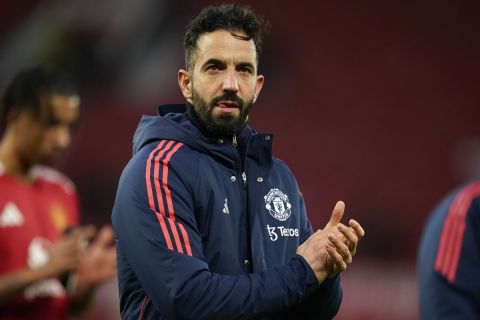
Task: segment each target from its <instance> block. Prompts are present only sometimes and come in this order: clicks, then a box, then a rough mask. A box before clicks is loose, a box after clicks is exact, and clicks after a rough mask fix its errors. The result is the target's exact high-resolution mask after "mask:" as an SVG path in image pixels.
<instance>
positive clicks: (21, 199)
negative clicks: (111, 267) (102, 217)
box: [0, 164, 78, 319]
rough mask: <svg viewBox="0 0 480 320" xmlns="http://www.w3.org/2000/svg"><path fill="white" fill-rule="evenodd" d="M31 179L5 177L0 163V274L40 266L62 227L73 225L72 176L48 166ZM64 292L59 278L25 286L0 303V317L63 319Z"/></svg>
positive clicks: (38, 169)
mask: <svg viewBox="0 0 480 320" xmlns="http://www.w3.org/2000/svg"><path fill="white" fill-rule="evenodd" d="M31 174H32V178H33V182H32V183H30V184H27V183H24V182H22V181H19V180H16V179H14V178H12V177H11V176H9V175H8V174H7V173H6V172H5V171H4V169H3V167H2V166H1V164H0V261H1V262H0V274H1V275H4V274H6V273H8V272H12V271H15V270H18V269H21V268H25V267H29V268H31V269H35V268H39V267H41V266H43V265H44V264H45V263H47V261H48V259H49V248H50V247H51V246H52V244H53V243H55V241H57V239H58V238H59V237H61V235H62V234H63V232H64V231H65V229H66V228H67V227H72V226H76V225H77V224H78V199H77V194H76V191H75V187H74V186H73V184H72V183H71V181H70V180H69V179H68V178H67V177H65V176H63V175H62V174H60V173H59V172H57V171H55V170H54V169H51V168H47V167H36V168H34V169H33V170H32V172H31ZM68 302H69V301H68V295H67V292H66V289H65V288H64V286H63V285H62V283H61V282H60V281H59V280H58V279H47V280H44V281H40V282H38V283H35V284H33V285H31V286H29V287H28V288H26V289H25V290H24V291H23V292H22V293H21V294H19V295H18V296H17V297H15V298H14V299H12V300H11V301H9V302H8V303H7V304H6V305H5V306H3V307H0V319H66V318H68V313H67V310H68Z"/></svg>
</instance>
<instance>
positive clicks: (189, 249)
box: [178, 223, 192, 256]
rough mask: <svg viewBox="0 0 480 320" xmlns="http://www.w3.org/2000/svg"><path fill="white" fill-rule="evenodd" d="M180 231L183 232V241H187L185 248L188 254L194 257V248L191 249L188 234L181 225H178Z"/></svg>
mask: <svg viewBox="0 0 480 320" xmlns="http://www.w3.org/2000/svg"><path fill="white" fill-rule="evenodd" d="M178 226H179V227H180V231H181V232H182V236H183V240H184V241H185V247H186V248H187V254H188V255H189V256H191V255H192V248H191V247H190V240H189V239H188V233H187V231H185V228H184V227H183V225H182V224H181V223H179V224H178Z"/></svg>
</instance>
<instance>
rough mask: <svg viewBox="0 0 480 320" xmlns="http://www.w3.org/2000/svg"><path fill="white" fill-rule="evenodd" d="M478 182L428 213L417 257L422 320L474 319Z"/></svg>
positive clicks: (479, 241)
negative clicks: (429, 214) (428, 216)
mask: <svg viewBox="0 0 480 320" xmlns="http://www.w3.org/2000/svg"><path fill="white" fill-rule="evenodd" d="M478 230H480V183H478V182H477V183H472V184H469V185H467V186H465V187H463V188H461V189H460V190H459V191H457V192H455V193H454V195H451V196H450V197H447V198H446V200H444V201H442V203H441V204H440V205H439V206H438V207H437V208H436V209H435V210H434V211H433V213H432V215H431V216H430V219H429V221H428V223H427V225H426V227H425V229H424V231H423V235H422V241H421V245H420V249H419V256H418V265H417V268H418V274H419V289H420V295H419V297H420V310H421V318H422V319H427V320H428V319H479V317H480V309H479V303H480V277H479V276H478V270H479V269H480V251H479V248H480V236H479V233H478Z"/></svg>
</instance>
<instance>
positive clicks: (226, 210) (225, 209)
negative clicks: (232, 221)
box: [223, 198, 230, 213]
mask: <svg viewBox="0 0 480 320" xmlns="http://www.w3.org/2000/svg"><path fill="white" fill-rule="evenodd" d="M223 213H230V210H228V200H227V198H225V203H224V204H223Z"/></svg>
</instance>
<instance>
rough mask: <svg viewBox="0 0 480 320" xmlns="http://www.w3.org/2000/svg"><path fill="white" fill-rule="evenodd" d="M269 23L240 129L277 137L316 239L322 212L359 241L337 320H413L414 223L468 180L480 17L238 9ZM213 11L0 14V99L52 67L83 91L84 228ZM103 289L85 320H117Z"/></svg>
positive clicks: (161, 7)
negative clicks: (344, 223)
mask: <svg viewBox="0 0 480 320" xmlns="http://www.w3.org/2000/svg"><path fill="white" fill-rule="evenodd" d="M239 2H240V3H242V4H250V5H251V6H252V7H253V8H254V9H255V10H256V11H257V12H258V13H260V14H261V15H262V16H264V17H265V18H266V19H267V20H268V21H269V22H270V26H271V27H270V34H269V36H268V37H267V39H266V48H265V53H264V56H263V57H262V59H261V66H260V71H261V72H262V73H263V74H265V76H266V86H265V87H264V91H263V93H262V94H261V96H260V99H259V101H258V102H257V104H256V105H255V108H254V112H253V116H252V118H251V119H252V123H253V126H254V127H255V128H256V129H257V130H259V131H264V132H274V133H275V135H276V137H275V147H274V151H275V153H276V155H277V156H278V157H279V158H281V159H283V160H285V161H286V162H287V163H288V164H289V165H290V167H291V169H292V170H293V172H294V173H295V174H296V176H297V179H298V180H299V183H300V187H301V189H302V191H303V194H304V196H305V198H306V203H307V208H308V210H309V215H310V218H311V220H312V223H313V224H314V227H316V228H320V227H322V226H323V225H324V224H325V223H326V221H327V219H328V217H329V214H330V212H331V209H332V208H333V206H334V204H335V201H336V200H338V199H342V200H344V201H345V202H346V203H347V218H349V217H355V218H357V219H358V220H359V221H361V222H362V224H363V226H364V227H365V229H366V230H367V237H366V238H365V240H364V241H363V242H362V243H361V247H360V249H359V253H358V255H357V257H356V258H355V262H354V264H353V265H352V266H351V267H350V269H349V270H348V271H347V272H346V273H345V274H344V275H343V279H344V280H343V283H344V301H343V305H342V308H341V311H340V313H339V315H338V317H337V319H359V320H363V319H370V320H372V319H417V318H418V315H417V292H416V275H415V256H416V248H417V243H418V240H419V237H420V232H421V229H422V226H423V224H424V222H425V219H426V217H427V215H428V213H429V211H430V210H431V209H432V207H433V206H434V204H435V203H436V202H437V201H438V200H439V199H440V198H441V197H442V196H443V195H445V194H446V193H447V192H448V191H449V190H450V189H452V188H453V187H454V186H456V185H458V184H459V183H462V182H464V181H465V180H467V179H469V178H472V177H473V176H478V175H479V171H480V140H479V138H480V126H479V119H480V80H479V79H480V77H479V74H480V58H479V57H480V42H479V41H478V39H479V37H480V33H479V31H480V19H479V16H480V2H478V1H474V0H458V1H447V0H438V1H426V0H421V1H381V0H366V1H348V0H347V1H313V0H311V1H310V0H300V1H295V2H294V1H283V2H281V1H273V0H265V1H239ZM212 3H215V2H212V1H187V0H180V1H171V0H168V1H167V0H103V1H94V0H68V1H60V0H57V1H54V0H50V1H47V0H43V1H41V0H17V1H3V2H2V3H1V4H0V87H1V88H4V86H5V85H6V83H7V82H8V81H9V80H10V79H11V77H12V76H13V75H14V74H15V73H17V72H18V71H19V70H21V69H23V68H24V67H26V66H31V65H34V64H36V63H39V62H54V63H56V64H57V65H60V66H62V67H63V68H65V69H66V70H69V71H70V72H72V73H73V74H74V75H75V76H76V78H77V80H78V82H79V84H80V85H81V91H82V115H81V123H80V125H79V127H78V132H77V135H76V138H75V140H74V145H73V147H72V148H71V149H70V150H69V152H68V154H67V156H66V157H65V158H64V160H63V162H62V163H61V164H60V166H59V167H60V169H61V170H62V171H63V172H65V173H66V174H68V175H69V176H70V177H71V178H72V179H73V180H74V182H75V183H76V184H77V186H78V189H79V192H80V196H81V201H82V213H83V221H84V222H85V223H94V224H96V225H101V224H105V223H109V222H110V212H111V208H112V204H113V200H114V196H115V191H116V185H117V181H118V178H119V175H120V173H121V170H122V168H123V166H124V165H125V164H126V162H127V161H128V159H129V157H130V154H131V138H132V134H133V131H134V129H135V127H136V124H137V122H138V120H139V118H140V115H141V114H153V113H154V108H155V106H156V105H157V104H161V103H172V102H183V99H182V96H181V94H180V91H179V89H178V87H177V82H176V72H177V70H178V69H179V68H181V67H182V66H183V51H182V36H183V30H184V26H185V25H186V23H187V22H188V21H189V19H190V18H191V17H192V16H193V15H194V14H196V13H197V12H198V11H199V10H200V8H202V7H203V6H205V5H207V4H212ZM117 300H118V298H117V289H116V284H115V283H112V284H109V285H106V286H104V287H103V288H102V289H101V290H100V292H99V294H98V295H97V298H96V301H95V306H94V308H93V310H92V311H91V312H90V313H89V314H88V315H87V317H86V318H88V319H118V318H119V314H118V301H117Z"/></svg>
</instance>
